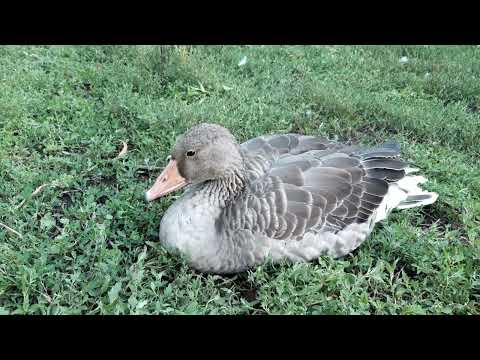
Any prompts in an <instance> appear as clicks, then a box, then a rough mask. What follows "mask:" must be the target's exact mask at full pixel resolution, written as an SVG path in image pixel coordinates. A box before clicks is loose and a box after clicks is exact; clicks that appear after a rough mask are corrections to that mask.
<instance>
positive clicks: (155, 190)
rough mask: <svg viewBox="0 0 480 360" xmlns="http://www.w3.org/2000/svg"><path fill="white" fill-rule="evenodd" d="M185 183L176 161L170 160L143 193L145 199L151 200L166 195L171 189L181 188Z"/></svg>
mask: <svg viewBox="0 0 480 360" xmlns="http://www.w3.org/2000/svg"><path fill="white" fill-rule="evenodd" d="M185 185H187V180H185V179H184V178H183V177H182V176H181V175H180V173H179V172H178V167H177V161H176V160H170V162H169V163H168V165H167V167H166V168H165V169H163V171H162V173H161V174H160V176H159V177H158V178H157V180H156V181H155V184H153V186H152V187H151V189H150V190H148V191H147V192H146V193H145V200H147V201H153V200H155V199H158V198H159V197H161V196H164V195H167V194H169V193H171V192H172V191H175V190H178V189H181V188H182V187H184V186H185Z"/></svg>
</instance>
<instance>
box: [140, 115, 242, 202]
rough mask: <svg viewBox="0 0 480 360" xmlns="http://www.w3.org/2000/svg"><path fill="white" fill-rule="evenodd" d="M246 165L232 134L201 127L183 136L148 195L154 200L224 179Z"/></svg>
mask: <svg viewBox="0 0 480 360" xmlns="http://www.w3.org/2000/svg"><path fill="white" fill-rule="evenodd" d="M242 166H243V158H242V155H241V152H240V147H239V145H238V143H237V142H236V140H235V138H234V137H233V135H232V134H231V133H230V132H229V131H228V130H227V129H225V128H224V127H222V126H220V125H216V124H207V123H203V124H199V125H196V126H194V127H192V128H191V129H190V130H189V131H187V132H186V133H185V134H183V135H181V136H180V137H179V138H178V140H177V142H176V143H175V145H174V147H173V149H172V151H171V153H170V156H169V162H168V165H167V166H166V167H165V169H164V170H163V171H162V173H161V174H160V176H159V177H158V178H157V179H156V181H155V183H154V184H153V186H152V187H151V188H150V190H148V191H147V192H146V193H145V199H146V200H147V201H153V200H155V199H158V198H159V197H162V196H165V195H167V194H169V193H171V192H173V191H175V190H179V189H181V188H183V187H184V186H186V185H189V184H199V183H204V182H207V181H212V180H217V179H222V178H225V177H228V176H229V175H231V174H233V173H235V172H237V171H238V169H240V168H242Z"/></svg>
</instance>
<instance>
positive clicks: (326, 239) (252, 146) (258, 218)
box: [145, 124, 438, 273]
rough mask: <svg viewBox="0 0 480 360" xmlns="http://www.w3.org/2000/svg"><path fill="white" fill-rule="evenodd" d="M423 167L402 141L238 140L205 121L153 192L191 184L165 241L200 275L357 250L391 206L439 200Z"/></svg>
mask: <svg viewBox="0 0 480 360" xmlns="http://www.w3.org/2000/svg"><path fill="white" fill-rule="evenodd" d="M417 170H418V169H413V168H410V167H409V166H408V164H407V163H406V162H404V161H402V160H401V159H400V147H399V145H398V144H396V143H394V142H389V143H385V144H384V145H382V146H380V147H376V148H360V147H353V146H347V145H342V144H340V143H337V142H334V141H329V140H327V139H326V138H322V137H316V136H304V135H298V134H285V135H270V136H261V137H257V138H254V139H251V140H249V141H247V142H245V143H243V144H240V145H239V144H238V143H237V142H236V140H235V138H234V137H233V135H232V134H231V133H230V132H229V131H228V130H227V129H225V128H224V127H222V126H219V125H215V124H199V125H196V126H194V127H192V128H191V129H190V130H189V131H188V132H186V133H185V134H184V135H182V136H181V137H180V138H179V139H178V141H177V142H176V144H175V146H174V147H173V150H172V152H171V155H170V160H169V163H168V165H167V166H166V168H165V169H164V170H163V172H162V173H161V174H160V176H159V177H158V178H157V179H156V181H155V183H154V185H153V186H152V187H151V189H150V190H148V191H147V192H146V194H145V198H146V200H147V201H152V200H155V199H157V198H159V197H161V196H164V195H166V194H168V193H171V192H172V191H175V190H178V189H180V188H183V187H185V186H186V191H185V192H184V194H183V196H181V197H180V198H179V199H178V200H176V201H175V202H174V203H173V204H172V205H171V206H170V207H169V208H168V210H167V211H166V212H165V214H164V215H163V218H162V220H161V223H160V241H161V243H162V244H163V245H164V246H165V247H167V248H168V249H171V250H174V251H179V252H180V253H183V254H184V255H185V256H186V258H187V260H188V262H189V263H190V265H191V266H192V267H193V268H195V269H197V270H199V271H201V272H208V273H236V272H242V271H245V270H247V269H249V268H252V267H254V266H256V265H259V264H261V263H263V262H265V261H267V259H271V260H273V261H280V260H287V261H291V262H304V261H311V260H313V259H315V258H318V257H319V256H322V255H326V256H331V257H334V258H339V257H342V256H345V255H347V254H349V253H350V252H352V251H353V250H355V249H356V248H357V247H358V246H359V245H360V244H361V243H362V242H363V241H364V240H365V239H366V238H367V237H368V236H369V234H370V233H371V231H372V229H373V227H374V226H375V224H376V223H377V222H379V221H381V220H383V219H385V218H386V217H387V216H388V214H389V213H390V211H391V210H392V209H395V208H396V209H405V208H411V207H415V206H422V205H427V204H431V203H433V202H434V201H435V200H436V199H437V197H438V195H437V194H436V193H433V192H427V191H424V190H422V189H421V188H420V187H419V184H421V183H423V182H425V181H426V179H425V178H424V177H422V176H414V175H410V173H411V172H414V171H417Z"/></svg>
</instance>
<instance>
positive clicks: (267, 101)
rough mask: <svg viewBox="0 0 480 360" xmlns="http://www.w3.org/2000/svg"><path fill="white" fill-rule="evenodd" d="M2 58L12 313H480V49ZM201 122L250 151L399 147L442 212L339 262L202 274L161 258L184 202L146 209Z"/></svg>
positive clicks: (0, 259)
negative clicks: (278, 136) (250, 142)
mask: <svg viewBox="0 0 480 360" xmlns="http://www.w3.org/2000/svg"><path fill="white" fill-rule="evenodd" d="M243 56H247V60H248V61H247V63H246V65H244V66H242V67H239V66H238V62H239V61H240V59H241V58H242V57H243ZM402 56H406V57H408V59H409V61H408V62H407V63H405V64H402V63H401V62H399V59H400V58H401V57H402ZM0 59H1V61H0V179H1V180H0V181H1V182H0V223H2V224H5V225H7V226H9V227H10V228H11V229H13V230H15V231H17V232H18V233H20V234H21V235H22V237H20V236H18V235H16V234H15V233H13V232H11V231H9V230H6V229H5V228H3V227H0V313H3V314H480V305H479V302H480V275H479V268H480V251H479V250H480V240H479V238H480V230H479V225H480V164H479V156H480V141H479V139H480V112H479V110H480V47H477V46H471V47H453V46H448V47H447V46H307V47H303V46H302V47H301V46H281V47H280V46H236V47H230V46H228V47H227V46H222V47H220V46H218V47H215V46H194V47H176V48H175V47H158V46H157V47H154V46H142V47H125V46H98V47H93V46H88V47H85V46H83V47H82V46H75V47H72V46H67V47H63V46H58V47H40V46H35V47H33V46H32V47H28V46H22V47H12V46H3V47H0ZM200 121H211V122H217V123H220V124H223V125H225V126H227V127H228V128H230V129H231V131H232V132H233V133H234V134H235V135H236V136H237V138H238V139H239V140H240V141H244V140H246V139H248V138H250V137H253V136H257V135H261V134H265V133H273V132H289V131H295V132H304V133H307V134H318V135H326V136H328V137H330V138H337V139H339V140H354V141H358V142H361V143H363V144H377V143H380V142H382V141H384V140H385V139H388V138H396V139H398V140H399V141H400V143H401V144H402V146H403V152H404V156H405V158H406V159H407V160H409V161H412V162H414V163H415V164H417V165H418V166H420V167H421V168H422V169H423V173H424V174H425V175H426V176H427V177H428V178H429V179H430V182H429V183H428V185H427V187H428V189H430V190H433V191H437V192H438V193H439V194H440V197H439V200H438V201H437V203H436V204H434V205H433V206H430V207H426V208H423V209H411V210H404V211H401V212H395V213H393V214H392V216H391V217H390V218H389V219H388V221H386V222H385V223H384V224H383V225H382V226H379V227H378V228H376V230H375V231H374V234H373V235H372V237H371V238H370V239H369V240H368V241H367V242H366V243H364V244H363V245H362V246H361V247H360V249H358V250H357V251H355V252H354V254H352V255H351V256H349V257H346V258H344V259H342V260H332V259H329V258H321V259H319V260H318V261H314V262H312V263H308V264H297V265H287V264H277V265H272V264H266V265H264V266H261V267H260V268H258V269H255V270H253V271H250V272H248V273H244V274H239V275H236V276H229V277H222V276H213V275H202V274H199V273H196V272H194V271H192V270H191V269H190V268H189V267H188V266H187V265H186V263H185V262H184V260H183V259H181V258H178V257H176V256H174V255H170V254H168V253H167V252H166V251H165V250H164V249H163V248H162V247H161V246H160V245H159V243H158V236H157V235H158V227H159V223H160V218H161V216H162V213H163V211H164V210H165V209H166V208H167V207H168V206H169V205H170V204H171V203H172V201H173V198H172V197H168V198H165V199H161V200H160V201H158V202H154V203H152V204H146V203H145V202H144V201H143V198H142V196H143V192H144V191H145V190H146V189H147V188H148V187H149V186H150V185H151V184H152V182H153V180H154V178H155V177H156V176H157V175H158V173H159V170H158V168H159V167H162V166H164V164H165V161H164V159H165V158H166V156H167V155H168V151H169V149H170V147H171V146H172V144H173V142H174V141H175V138H176V136H177V135H179V134H180V133H182V132H183V131H185V130H186V129H187V128H188V127H190V126H191V125H192V124H195V123H197V122H200ZM122 141H127V142H128V146H129V151H128V153H127V155H126V156H125V157H123V158H121V159H115V157H116V155H117V154H118V152H119V151H120V149H121V147H122ZM43 184H47V185H46V186H45V187H44V188H43V189H42V191H40V192H39V193H38V194H36V196H33V197H31V194H32V192H33V191H34V190H35V189H36V188H37V187H39V186H40V185H43ZM23 201H25V202H24V203H23V205H22V202H23ZM20 205H21V206H20Z"/></svg>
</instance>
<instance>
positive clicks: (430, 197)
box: [375, 168, 438, 222]
mask: <svg viewBox="0 0 480 360" xmlns="http://www.w3.org/2000/svg"><path fill="white" fill-rule="evenodd" d="M408 169H410V171H408ZM414 171H418V169H412V168H407V173H409V172H414ZM426 181H427V179H426V178H425V177H423V176H406V177H404V178H403V179H401V180H399V181H398V182H396V183H391V184H390V185H389V188H388V192H387V195H386V196H385V197H384V198H383V201H382V202H381V203H380V205H379V207H378V208H377V211H376V216H375V222H379V221H382V220H384V219H386V218H387V216H388V215H389V214H390V212H391V211H392V210H393V209H409V208H413V207H417V206H425V205H430V204H433V203H434V202H435V201H436V200H437V198H438V194H437V193H434V192H428V191H425V190H422V188H420V186H419V184H423V183H425V182H426ZM418 195H422V196H425V195H426V196H427V197H426V198H425V199H422V200H418V201H415V202H407V201H408V197H409V196H418Z"/></svg>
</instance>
